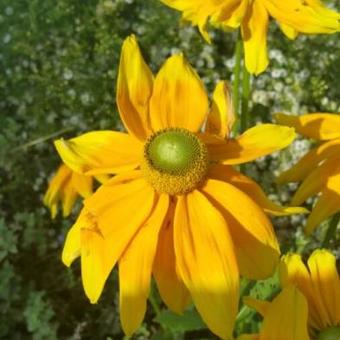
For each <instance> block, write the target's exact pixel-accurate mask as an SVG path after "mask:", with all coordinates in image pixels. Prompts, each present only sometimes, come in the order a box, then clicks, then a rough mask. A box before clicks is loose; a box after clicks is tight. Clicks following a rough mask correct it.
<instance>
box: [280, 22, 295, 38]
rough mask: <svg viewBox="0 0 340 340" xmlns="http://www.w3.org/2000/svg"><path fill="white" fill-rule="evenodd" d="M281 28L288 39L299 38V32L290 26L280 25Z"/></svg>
mask: <svg viewBox="0 0 340 340" xmlns="http://www.w3.org/2000/svg"><path fill="white" fill-rule="evenodd" d="M280 28H281V31H282V32H283V33H284V34H285V36H286V37H287V38H288V39H291V40H294V39H295V38H296V37H297V36H298V31H297V30H295V29H294V28H292V27H291V26H289V25H286V24H283V23H280Z"/></svg>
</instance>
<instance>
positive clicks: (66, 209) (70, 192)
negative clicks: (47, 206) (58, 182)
mask: <svg viewBox="0 0 340 340" xmlns="http://www.w3.org/2000/svg"><path fill="white" fill-rule="evenodd" d="M77 197H78V193H77V191H76V190H75V188H74V187H73V185H72V181H71V179H70V180H68V181H67V182H66V183H65V185H64V187H63V189H62V191H61V193H60V200H61V203H62V210H63V217H67V216H69V215H70V214H71V211H72V208H73V206H74V204H75V202H76V199H77Z"/></svg>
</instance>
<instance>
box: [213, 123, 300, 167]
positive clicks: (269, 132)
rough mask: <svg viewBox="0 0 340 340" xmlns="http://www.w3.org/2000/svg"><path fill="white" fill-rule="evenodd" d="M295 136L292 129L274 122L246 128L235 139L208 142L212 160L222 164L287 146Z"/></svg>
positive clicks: (246, 160) (241, 161) (256, 156)
mask: <svg viewBox="0 0 340 340" xmlns="http://www.w3.org/2000/svg"><path fill="white" fill-rule="evenodd" d="M294 138H295V133H294V129H292V128H288V127H285V126H279V125H274V124H262V125H257V126H255V127H253V128H250V129H248V130H247V131H246V132H244V133H243V134H242V135H241V136H239V137H238V138H236V139H230V140H228V141H227V142H224V143H222V142H218V141H213V142H211V143H209V144H208V149H209V155H210V158H211V159H212V160H216V161H218V160H222V161H223V163H224V164H241V163H246V162H249V161H252V160H254V159H256V158H259V157H261V156H265V155H268V154H270V153H273V152H274V151H278V150H281V149H283V148H285V147H286V146H288V145H289V144H290V143H291V142H292V141H293V140H294Z"/></svg>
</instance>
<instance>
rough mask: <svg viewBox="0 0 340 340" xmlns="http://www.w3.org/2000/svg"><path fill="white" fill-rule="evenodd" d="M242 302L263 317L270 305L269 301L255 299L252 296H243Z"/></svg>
mask: <svg viewBox="0 0 340 340" xmlns="http://www.w3.org/2000/svg"><path fill="white" fill-rule="evenodd" d="M243 302H244V303H245V304H246V305H247V306H248V307H250V308H253V309H255V310H256V311H257V312H258V313H259V314H261V316H262V317H265V316H266V314H267V312H268V309H269V307H270V302H268V301H262V300H258V299H255V298H254V297H252V296H245V297H244V298H243Z"/></svg>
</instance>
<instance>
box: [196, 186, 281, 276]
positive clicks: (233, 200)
mask: <svg viewBox="0 0 340 340" xmlns="http://www.w3.org/2000/svg"><path fill="white" fill-rule="evenodd" d="M202 191H203V192H204V193H205V194H207V195H208V197H209V200H210V201H211V202H213V204H214V206H215V207H217V208H218V209H219V211H220V212H221V213H222V214H223V216H224V218H225V220H226V222H227V226H228V229H229V230H230V235H231V237H232V240H233V243H234V246H235V252H236V256H237V260H238V265H239V269H240V273H241V274H242V275H243V276H245V277H247V278H249V279H265V278H267V277H269V276H271V275H272V274H273V272H274V270H275V268H276V265H277V263H278V260H279V255H280V251H279V246H278V243H277V240H276V237H275V234H274V231H273V228H272V225H271V223H270V221H269V219H268V218H267V217H266V215H265V214H264V212H263V211H262V209H261V208H260V207H259V206H257V205H256V204H255V202H254V201H252V200H251V199H250V198H249V197H248V196H246V195H245V194H244V193H243V192H242V191H240V190H238V189H237V188H236V187H234V186H232V185H230V184H228V183H225V182H221V181H216V180H213V179H209V180H208V181H207V182H206V184H205V185H204V187H203V188H202Z"/></svg>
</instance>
